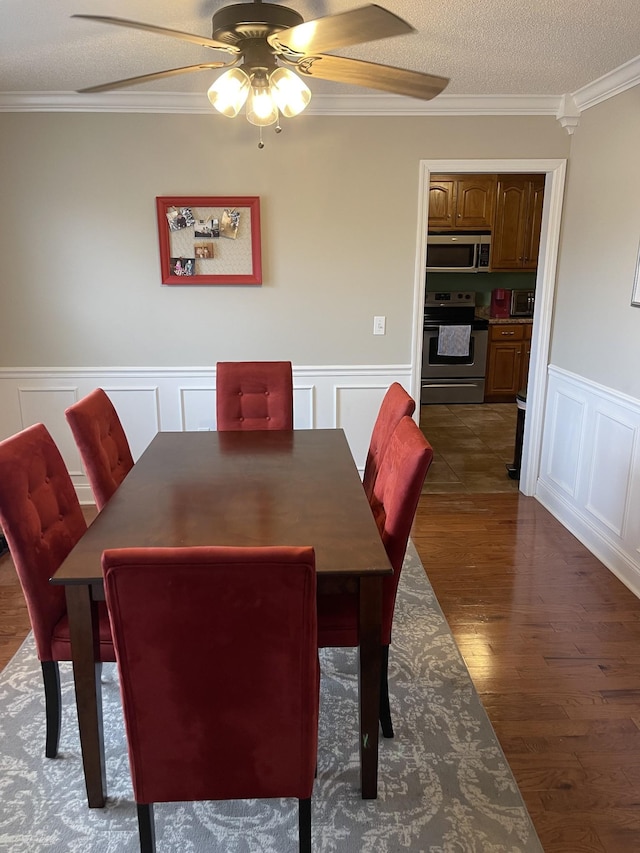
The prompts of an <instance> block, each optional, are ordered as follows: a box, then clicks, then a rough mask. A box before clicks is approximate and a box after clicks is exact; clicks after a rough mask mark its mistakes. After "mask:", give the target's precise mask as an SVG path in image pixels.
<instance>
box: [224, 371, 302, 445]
mask: <svg viewBox="0 0 640 853" xmlns="http://www.w3.org/2000/svg"><path fill="white" fill-rule="evenodd" d="M216 418H217V427H218V429H219V430H252V429H253V430H255V429H293V372H292V367H291V362H290V361H219V362H218V363H217V365H216Z"/></svg>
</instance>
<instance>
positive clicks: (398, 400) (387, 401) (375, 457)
mask: <svg viewBox="0 0 640 853" xmlns="http://www.w3.org/2000/svg"><path fill="white" fill-rule="evenodd" d="M415 410H416V403H415V400H414V399H413V397H410V396H409V394H407V392H406V391H405V390H404V388H403V387H402V385H400V383H399V382H394V383H393V384H391V385H390V386H389V388H388V390H387V393H386V394H385V395H384V397H383V399H382V403H381V404H380V410H379V411H378V417H377V418H376V422H375V424H374V425H373V432H372V433H371V441H370V443H369V452H368V453H367V461H366V462H365V466H364V477H363V478H362V484H363V486H364V490H365V492H366V495H367V497H368V498H369V500H371V495H372V494H373V485H374V483H375V481H376V477H377V476H378V470H379V468H380V464H381V462H382V459H383V457H384V454H385V451H386V449H387V445H388V444H389V439H390V438H391V436H392V434H393V431H394V429H395V428H396V427H397V426H398V424H399V423H400V421H401V419H402V418H404V417H405V415H412V414H413V413H414V412H415Z"/></svg>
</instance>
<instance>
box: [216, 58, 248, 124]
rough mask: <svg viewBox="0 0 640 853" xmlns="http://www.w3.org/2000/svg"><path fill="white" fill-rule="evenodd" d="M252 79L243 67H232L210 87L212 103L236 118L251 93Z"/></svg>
mask: <svg viewBox="0 0 640 853" xmlns="http://www.w3.org/2000/svg"><path fill="white" fill-rule="evenodd" d="M250 88H251V80H250V78H249V75H248V74H247V72H246V71H243V70H242V68H231V69H230V70H229V71H225V73H224V74H221V75H220V77H218V79H217V80H215V81H214V82H213V83H212V85H211V86H210V87H209V91H208V92H207V97H208V98H209V100H210V101H211V105H212V106H213V107H214V108H215V109H216V110H218V112H220V113H222V115H225V116H228V117H229V118H235V117H236V116H237V115H238V113H239V112H240V110H241V109H242V107H243V106H244V103H245V101H246V100H247V97H248V95H249V89H250Z"/></svg>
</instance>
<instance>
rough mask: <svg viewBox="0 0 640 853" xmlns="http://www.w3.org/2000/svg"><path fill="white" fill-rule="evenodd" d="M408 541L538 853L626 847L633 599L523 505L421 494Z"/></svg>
mask: <svg viewBox="0 0 640 853" xmlns="http://www.w3.org/2000/svg"><path fill="white" fill-rule="evenodd" d="M412 536H413V540H414V542H415V544H416V547H417V549H418V552H419V554H420V557H421V558H422V561H423V563H424V566H425V569H426V572H427V575H428V576H429V579H430V581H431V583H432V585H433V588H434V590H435V593H436V596H437V598H438V600H439V602H440V605H441V607H442V609H443V611H444V614H445V616H446V618H447V620H448V622H449V625H450V626H451V630H452V632H453V634H454V636H455V639H456V642H457V644H458V647H459V648H460V651H461V652H462V655H463V657H464V659H465V661H466V663H467V666H468V668H469V671H470V673H471V677H472V678H473V681H474V684H475V686H476V689H477V690H478V693H479V694H480V697H481V699H482V702H483V704H484V707H485V709H486V710H487V713H488V715H489V718H490V719H491V722H492V724H493V726H494V729H495V731H496V734H497V735H498V738H499V740H500V743H501V745H502V747H503V749H504V752H505V754H506V756H507V760H508V761H509V764H510V766H511V768H512V769H513V772H514V775H515V777H516V780H517V782H518V785H519V787H520V790H521V792H522V795H523V797H524V799H525V802H526V804H527V807H528V809H529V812H530V814H531V817H532V819H533V822H534V824H535V827H536V830H537V832H538V835H539V836H540V840H541V841H542V844H543V847H544V849H545V851H547V853H555V852H556V851H558V853H559V851H562V853H587V851H588V853H602V851H606V853H632V851H633V853H637V851H639V850H640V808H639V805H640V731H639V728H638V726H639V723H640V601H639V600H638V599H637V598H636V597H635V596H634V595H633V594H632V593H631V592H630V591H629V590H628V589H627V588H626V587H625V586H624V585H623V584H622V583H621V582H620V581H618V580H617V578H616V577H615V576H614V575H613V574H611V572H609V571H608V570H607V569H606V568H605V567H604V566H603V565H602V564H601V563H600V562H598V560H596V559H595V557H593V556H592V555H591V554H590V553H589V552H588V551H587V550H586V548H584V547H583V546H582V545H581V544H580V543H579V542H578V540H576V539H575V538H574V537H573V536H572V535H571V534H570V533H569V532H568V531H567V530H566V529H565V528H564V527H562V525H560V524H559V523H558V522H557V521H556V520H555V519H554V518H553V517H552V516H551V515H550V514H549V513H548V512H547V511H546V510H545V509H544V508H543V507H542V506H541V505H540V504H539V503H538V502H537V501H536V500H535V499H534V498H525V497H523V496H522V495H520V494H519V493H515V494H491V495H489V494H484V495H470V494H456V495H451V494H450V495H444V494H426V495H423V497H422V499H421V502H420V506H419V509H418V513H417V517H416V521H415V524H414V530H413V534H412Z"/></svg>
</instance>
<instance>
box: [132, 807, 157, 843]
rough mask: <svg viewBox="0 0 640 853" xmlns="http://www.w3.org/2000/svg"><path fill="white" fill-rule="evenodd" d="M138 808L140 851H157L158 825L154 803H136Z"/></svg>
mask: <svg viewBox="0 0 640 853" xmlns="http://www.w3.org/2000/svg"><path fill="white" fill-rule="evenodd" d="M136 807H137V809H138V834H139V836H140V853H156V826H155V821H154V819H153V803H136Z"/></svg>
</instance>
